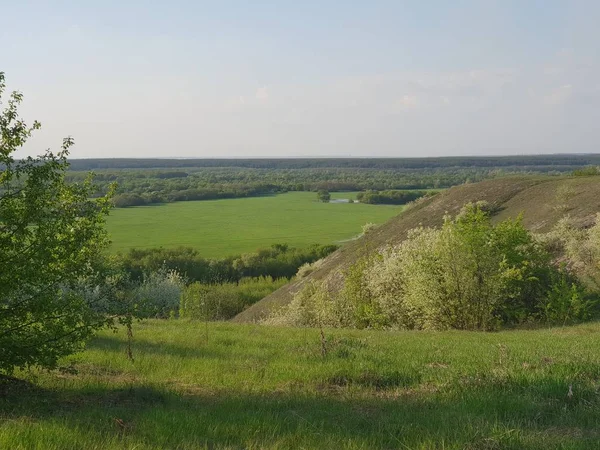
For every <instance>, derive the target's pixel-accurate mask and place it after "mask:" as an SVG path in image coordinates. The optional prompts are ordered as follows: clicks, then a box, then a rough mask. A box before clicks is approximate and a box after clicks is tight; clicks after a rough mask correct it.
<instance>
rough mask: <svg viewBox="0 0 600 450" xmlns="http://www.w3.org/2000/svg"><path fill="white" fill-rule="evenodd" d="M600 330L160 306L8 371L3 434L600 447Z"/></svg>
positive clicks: (284, 443)
mask: <svg viewBox="0 0 600 450" xmlns="http://www.w3.org/2000/svg"><path fill="white" fill-rule="evenodd" d="M599 332H600V325H599V324H597V323H594V324H586V325H580V326H576V327H565V328H554V329H545V330H535V331H523V330H521V331H504V332H499V333H478V332H458V331H449V332H391V331H382V332H379V331H359V330H325V341H324V342H323V341H322V340H321V337H320V332H319V330H315V329H294V328H277V327H267V326H258V325H239V324H229V323H213V324H208V325H207V326H206V327H205V325H204V324H202V323H198V322H189V321H185V320H165V321H156V320H153V321H147V322H143V323H141V324H136V325H135V327H134V335H135V339H134V342H133V355H134V357H135V361H134V362H131V361H129V360H128V359H127V358H126V356H125V349H126V338H125V335H126V333H125V330H121V331H120V332H119V333H117V334H114V333H112V332H110V331H105V332H102V333H101V334H100V335H99V336H98V337H97V338H96V339H95V340H94V341H92V342H91V343H90V345H89V347H88V349H87V350H86V351H85V352H84V353H82V354H81V355H78V356H74V357H70V358H68V359H66V360H65V361H63V364H64V365H65V366H66V367H67V368H69V370H63V371H59V372H45V371H36V370H32V371H28V372H20V373H17V374H16V375H17V376H18V377H20V378H21V381H16V380H12V381H11V380H8V381H7V380H6V379H4V380H3V379H0V448H2V449H45V450H59V449H86V450H100V449H107V450H111V449H115V450H116V449H139V450H145V449H167V448H168V449H175V448H177V449H182V450H184V449H198V448H211V449H221V448H223V449H242V448H244V449H259V448H261V449H262V448H269V449H288V448H326V449H334V448H335V449H343V448H347V449H373V448H402V449H404V448H406V449H434V448H435V449H442V448H443V449H448V450H450V449H457V450H458V449H472V450H484V449H488V450H491V449H515V450H516V449H542V448H543V449H548V450H550V449H563V450H564V449H594V448H599V442H600V434H599V431H598V430H600V397H599V395H598V392H599V391H598V390H599V388H600V385H599V382H598V380H599V379H600V340H599V339H598V338H597V336H598V333H599ZM75 370H76V371H77V372H78V373H77V374H75V373H74V371H75ZM569 386H571V392H572V395H571V396H570V395H569Z"/></svg>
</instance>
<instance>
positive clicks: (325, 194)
mask: <svg viewBox="0 0 600 450" xmlns="http://www.w3.org/2000/svg"><path fill="white" fill-rule="evenodd" d="M317 199H318V200H319V201H320V202H323V203H328V202H329V200H331V194H330V193H329V191H326V190H324V189H321V190H319V191H318V192H317Z"/></svg>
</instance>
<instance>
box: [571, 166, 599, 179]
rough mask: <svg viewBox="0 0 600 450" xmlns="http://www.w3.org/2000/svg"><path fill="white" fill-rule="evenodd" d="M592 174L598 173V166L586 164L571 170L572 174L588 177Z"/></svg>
mask: <svg viewBox="0 0 600 450" xmlns="http://www.w3.org/2000/svg"><path fill="white" fill-rule="evenodd" d="M592 175H600V166H586V167H582V168H581V169H576V170H574V171H573V176H576V177H589V176H592Z"/></svg>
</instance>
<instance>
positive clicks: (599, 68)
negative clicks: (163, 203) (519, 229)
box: [0, 0, 600, 158]
mask: <svg viewBox="0 0 600 450" xmlns="http://www.w3.org/2000/svg"><path fill="white" fill-rule="evenodd" d="M598 23H600V1H598V0H588V1H584V0H581V1H580V0H572V1H567V0H563V1H558V0H544V1H537V0H517V1H512V0H501V1H492V0H489V1H488V0H478V1H475V0H473V1H467V0H465V1H461V0H453V1H447V0H439V1H435V0H428V1H426V0H415V1H401V0H396V1H379V0H372V1H328V0H320V1H312V0H305V1H286V0H280V1H260V0H257V1H253V2H249V1H247V0H246V1H228V0H220V1H212V2H207V1H191V0H190V1H188V0H171V1H168V2H167V1H162V0H161V1H153V0H118V1H117V0H104V1H102V2H82V1H64V0H47V1H44V0H37V1H30V0H19V1H14V0H0V42H2V46H1V48H0V71H3V72H5V74H6V81H7V84H8V88H9V90H10V89H16V90H19V91H20V92H22V93H23V94H24V96H25V100H24V103H23V104H22V107H21V110H20V111H21V114H22V116H23V117H24V118H25V119H26V120H27V121H29V122H31V121H33V120H34V119H37V120H39V121H40V122H41V123H42V130H40V131H39V132H37V133H36V134H35V135H34V137H32V139H31V140H30V141H29V142H28V143H27V144H26V146H25V147H24V148H23V149H21V150H20V151H19V152H18V154H17V156H24V155H27V154H32V155H33V154H39V153H41V152H43V151H44V150H45V149H46V148H52V149H58V147H59V146H60V143H61V142H62V138H63V137H65V136H73V138H74V139H75V143H76V145H75V147H74V148H73V149H72V152H71V156H72V157H74V158H91V157H96V158H99V157H105V158H109V157H111V158H112V157H198V158H224V157H232V158H234V157H246V158H250V157H422V156H450V155H504V154H511V155H514V154H539V153H590V152H598V151H600V145H599V142H600V27H599V26H598Z"/></svg>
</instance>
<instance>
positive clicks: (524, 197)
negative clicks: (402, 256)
mask: <svg viewBox="0 0 600 450" xmlns="http://www.w3.org/2000/svg"><path fill="white" fill-rule="evenodd" d="M479 200H485V201H488V202H489V203H491V204H493V205H494V206H495V207H496V208H497V209H498V210H499V212H498V213H496V214H495V216H494V220H496V221H500V220H504V219H506V218H508V217H516V216H517V215H519V214H523V222H524V224H525V226H527V227H528V228H529V229H531V230H534V231H538V232H543V231H547V230H549V229H550V228H551V227H552V225H553V224H555V223H556V221H557V220H559V219H560V218H561V217H563V216H564V215H565V214H569V215H571V216H572V217H574V218H575V219H576V220H577V222H578V223H579V224H580V225H581V226H587V225H590V224H591V223H593V220H594V217H595V214H596V213H597V212H600V177H578V178H551V177H542V176H536V177H507V178H500V179H495V180H488V181H482V182H480V183H473V184H465V185H461V186H456V187H453V188H451V189H448V190H447V191H444V192H442V193H440V194H438V195H436V196H435V197H433V198H431V199H428V200H426V201H424V202H422V203H419V204H418V205H415V206H414V207H412V208H410V209H408V210H406V211H405V212H403V213H402V214H400V215H398V216H396V217H394V218H392V219H391V220H389V221H388V222H386V223H385V224H384V225H382V226H380V227H379V228H377V229H375V230H373V231H372V232H371V233H369V234H368V235H366V236H363V237H362V238H360V239H357V240H355V241H352V242H349V243H347V244H346V245H345V246H344V247H342V248H341V249H340V250H338V251H337V252H334V253H332V254H331V255H330V256H328V257H327V258H326V259H325V260H324V263H323V264H322V265H321V266H320V267H319V269H318V270H315V271H314V272H313V273H312V274H310V275H309V276H308V277H306V278H302V279H299V280H296V281H294V282H292V283H290V284H288V285H286V286H284V287H282V288H280V289H279V290H277V291H275V292H274V293H273V294H271V295H269V296H267V297H266V298H264V299H263V300H261V301H260V302H258V303H256V304H254V305H253V306H251V307H250V308H248V309H247V310H245V311H244V312H242V313H241V314H239V315H238V316H237V317H236V318H234V321H236V322H252V321H256V320H259V319H261V318H263V317H265V316H266V315H268V314H269V313H270V312H271V311H272V310H273V309H274V308H278V307H281V306H282V305H285V304H287V303H288V302H289V301H290V300H291V298H292V296H293V294H294V293H295V292H297V291H298V290H299V289H301V288H302V286H303V285H304V284H305V283H307V282H310V281H311V280H323V279H327V280H328V284H329V286H330V287H331V288H332V289H336V288H337V287H338V286H340V285H341V282H342V276H343V275H342V274H343V272H344V270H345V269H347V268H348V267H349V266H350V265H351V264H352V263H353V262H355V261H356V260H357V259H358V258H359V257H360V256H361V255H364V254H365V252H368V251H373V250H375V249H377V248H379V247H381V246H383V245H386V244H393V243H397V242H401V241H402V240H403V239H404V238H405V237H406V233H407V232H408V231H409V230H410V229H412V228H415V227H417V226H420V225H423V226H439V225H440V224H441V223H442V220H443V216H444V214H446V213H448V214H456V213H457V212H458V211H459V210H460V208H461V207H462V206H463V205H464V204H465V203H467V202H474V201H479Z"/></svg>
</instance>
